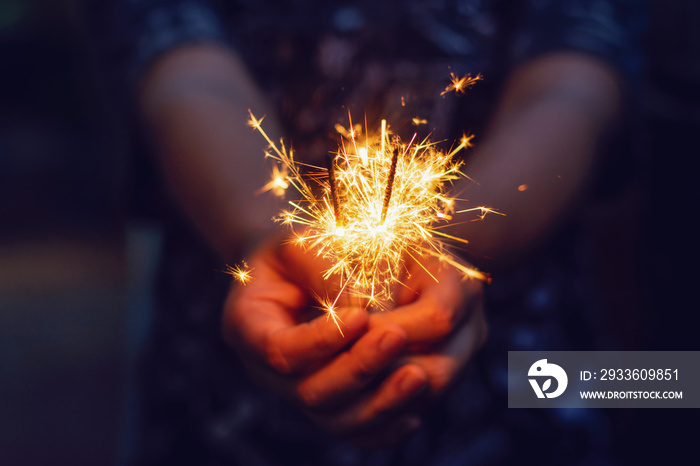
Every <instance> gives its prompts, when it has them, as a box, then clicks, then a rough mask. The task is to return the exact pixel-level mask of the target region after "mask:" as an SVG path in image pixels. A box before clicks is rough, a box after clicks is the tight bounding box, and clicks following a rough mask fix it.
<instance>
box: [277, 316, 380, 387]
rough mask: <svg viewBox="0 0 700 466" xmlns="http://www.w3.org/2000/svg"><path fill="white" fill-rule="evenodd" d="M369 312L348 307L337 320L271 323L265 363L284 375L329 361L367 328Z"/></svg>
mask: <svg viewBox="0 0 700 466" xmlns="http://www.w3.org/2000/svg"><path fill="white" fill-rule="evenodd" d="M368 318H369V316H368V314H367V311H366V310H364V309H362V308H357V307H354V308H345V309H340V310H339V311H338V315H337V317H336V319H337V321H338V322H337V324H336V322H335V320H334V319H332V318H330V317H329V316H319V317H317V318H315V319H313V320H311V321H309V322H304V323H301V324H298V325H289V326H283V325H281V326H278V327H276V328H275V327H273V326H270V332H269V333H268V334H267V337H266V338H265V339H264V349H263V353H264V354H265V356H266V362H267V363H268V364H269V365H270V366H271V367H272V368H274V369H275V370H277V371H278V372H279V373H281V374H296V373H302V372H305V371H307V370H310V369H311V368H313V367H315V366H317V365H318V364H320V363H322V362H324V361H326V360H328V359H329V358H331V357H332V356H334V355H335V354H336V353H338V352H339V351H340V350H341V349H342V348H343V347H345V346H346V345H348V344H349V343H351V342H352V341H354V340H355V339H356V338H358V337H359V336H360V335H361V334H362V333H363V332H364V331H365V329H366V328H367V322H368Z"/></svg>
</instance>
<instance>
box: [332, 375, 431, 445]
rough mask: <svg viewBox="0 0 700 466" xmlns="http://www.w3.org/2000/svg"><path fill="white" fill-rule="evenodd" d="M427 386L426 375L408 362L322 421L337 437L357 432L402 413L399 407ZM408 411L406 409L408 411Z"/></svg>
mask: <svg viewBox="0 0 700 466" xmlns="http://www.w3.org/2000/svg"><path fill="white" fill-rule="evenodd" d="M427 386H428V375H427V373H426V372H425V371H424V370H423V369H422V368H421V367H419V366H417V365H414V364H409V365H406V366H403V367H401V368H400V369H397V370H396V371H395V372H394V373H393V374H392V375H391V376H389V377H388V378H387V380H385V381H384V382H383V383H382V384H381V386H380V387H379V388H378V389H377V391H376V392H373V393H371V394H370V395H369V396H367V397H365V398H363V399H361V400H360V401H358V402H356V403H354V404H353V405H352V406H350V407H349V408H346V409H345V410H344V411H343V412H341V413H339V414H337V415H335V416H333V417H332V418H329V419H327V420H326V422H325V425H326V428H327V429H328V430H330V431H331V432H332V433H333V434H335V435H337V436H340V437H348V436H355V435H361V434H362V433H366V432H369V431H370V430H371V429H374V428H378V427H380V426H383V425H386V424H387V423H389V422H392V421H394V420H396V418H398V417H403V416H406V414H407V413H405V412H403V411H402V410H403V409H404V408H406V407H407V406H409V405H410V404H411V402H412V401H413V400H414V399H415V398H416V397H417V396H418V395H419V394H420V393H421V392H422V391H423V390H424V389H425V388H426V387H427ZM409 414H410V413H409Z"/></svg>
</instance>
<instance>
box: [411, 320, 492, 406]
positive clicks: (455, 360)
mask: <svg viewBox="0 0 700 466" xmlns="http://www.w3.org/2000/svg"><path fill="white" fill-rule="evenodd" d="M487 333H488V330H487V325H486V319H485V317H484V312H483V306H479V307H478V308H477V309H476V311H475V312H474V314H473V316H472V317H471V318H470V320H469V322H468V323H467V324H465V325H462V326H461V327H460V328H459V330H457V331H456V332H455V334H454V335H452V336H451V337H450V338H449V339H448V340H446V341H445V343H444V344H443V345H441V346H440V347H439V348H437V349H436V350H435V351H433V352H431V353H428V354H411V355H409V356H407V357H406V358H405V359H403V360H402V362H405V363H409V364H414V365H416V366H418V367H420V368H421V369H422V370H423V371H425V373H426V374H427V376H428V384H429V387H430V390H429V393H430V394H431V395H432V396H439V395H440V394H442V393H443V392H444V391H445V390H447V389H448V388H449V387H450V386H451V385H452V383H453V382H454V380H455V378H456V376H457V374H459V373H460V372H461V371H462V370H463V369H464V367H465V366H466V365H467V363H468V362H469V361H470V360H471V359H472V357H473V355H474V353H475V352H476V351H477V350H478V349H479V348H480V347H481V346H482V345H483V343H484V341H485V340H486V336H487Z"/></svg>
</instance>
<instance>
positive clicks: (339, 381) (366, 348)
mask: <svg viewBox="0 0 700 466" xmlns="http://www.w3.org/2000/svg"><path fill="white" fill-rule="evenodd" d="M405 343H406V333H405V332H404V331H403V330H401V328H400V327H397V326H386V327H383V328H376V329H373V330H371V331H369V332H368V333H367V334H365V335H364V336H363V337H361V338H360V339H359V340H357V342H356V343H355V344H354V345H353V346H352V347H351V348H350V349H349V350H348V351H346V352H344V353H342V354H341V355H340V356H338V357H337V358H335V359H334V360H333V361H331V362H330V363H329V364H328V365H327V366H326V367H324V368H322V369H320V370H319V371H317V372H315V373H313V374H312V375H310V376H309V377H307V378H306V379H304V380H302V381H300V383H299V384H298V386H297V395H298V397H299V399H300V400H301V402H302V403H303V405H304V407H306V408H307V409H316V410H324V409H328V408H331V407H333V406H337V405H338V404H339V403H342V402H344V401H346V400H347V399H348V398H350V397H352V396H357V394H358V392H359V391H360V390H362V389H363V388H364V387H365V386H366V385H367V384H368V383H369V382H370V381H372V380H373V379H374V378H375V377H376V376H377V374H379V372H380V371H381V370H382V369H384V368H385V367H386V366H388V365H389V364H390V363H392V362H393V361H394V360H395V359H396V357H397V356H398V355H399V353H400V352H401V350H402V349H403V347H404V344H405Z"/></svg>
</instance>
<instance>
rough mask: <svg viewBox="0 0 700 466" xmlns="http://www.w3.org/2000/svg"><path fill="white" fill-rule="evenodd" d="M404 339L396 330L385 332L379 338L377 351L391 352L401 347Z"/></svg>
mask: <svg viewBox="0 0 700 466" xmlns="http://www.w3.org/2000/svg"><path fill="white" fill-rule="evenodd" d="M405 341H406V339H405V338H404V337H403V336H401V335H399V334H398V333H396V332H391V331H388V332H385V333H384V335H383V336H382V338H381V340H379V351H381V352H382V353H393V352H394V351H397V350H399V349H400V348H401V347H403V345H404V343H405Z"/></svg>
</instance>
